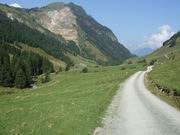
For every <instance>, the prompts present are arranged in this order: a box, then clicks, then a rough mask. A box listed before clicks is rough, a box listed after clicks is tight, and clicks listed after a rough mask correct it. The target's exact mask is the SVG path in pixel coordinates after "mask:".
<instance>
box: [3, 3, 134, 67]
mask: <svg viewBox="0 0 180 135" xmlns="http://www.w3.org/2000/svg"><path fill="white" fill-rule="evenodd" d="M0 10H2V11H3V12H5V13H6V15H7V17H8V18H9V19H11V20H12V21H14V20H17V21H18V22H20V23H24V24H25V25H27V26H28V27H30V28H32V29H36V30H38V31H40V32H41V33H44V34H45V35H47V36H51V37H53V38H54V39H56V40H58V41H59V42H61V44H64V45H67V48H68V50H71V51H70V53H71V54H74V53H75V57H76V55H79V56H81V57H84V58H86V59H91V60H94V61H96V62H97V63H99V64H119V63H122V62H123V61H124V60H125V59H127V58H129V57H131V53H130V52H129V51H128V50H127V49H126V48H125V47H124V46H123V45H122V44H120V43H119V42H118V40H117V38H116V37H115V35H114V34H113V33H112V31H111V30H110V29H108V28H107V27H105V26H102V25H101V24H99V23H98V22H97V21H95V20H94V19H93V18H92V17H90V16H89V15H87V14H86V12H85V11H84V10H83V9H82V8H81V7H80V6H77V5H75V4H73V3H70V4H64V3H53V4H49V5H47V6H45V7H42V8H32V9H17V8H13V7H9V6H8V5H2V4H1V5H0ZM65 48H66V47H65ZM61 53H63V52H61ZM66 56H67V57H68V54H67V53H66ZM79 56H78V57H79Z"/></svg>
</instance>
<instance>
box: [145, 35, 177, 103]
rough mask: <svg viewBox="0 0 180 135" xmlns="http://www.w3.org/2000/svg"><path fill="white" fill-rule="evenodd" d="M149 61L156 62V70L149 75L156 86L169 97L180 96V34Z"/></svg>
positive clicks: (156, 52) (165, 44) (151, 56)
mask: <svg viewBox="0 0 180 135" xmlns="http://www.w3.org/2000/svg"><path fill="white" fill-rule="evenodd" d="M147 59H149V60H155V61H156V64H155V66H154V70H153V71H152V72H151V73H150V74H149V78H150V79H151V80H153V82H154V84H155V85H156V86H157V87H158V88H159V89H161V90H162V91H164V92H165V93H167V94H168V95H171V96H180V83H179V82H180V76H179V74H180V68H179V67H180V61H179V60H180V32H178V33H176V34H175V35H173V36H172V37H171V38H170V39H169V40H167V41H166V42H164V44H163V46H162V47H161V48H160V49H158V50H157V51H155V52H154V53H152V54H151V55H149V56H148V57H147ZM179 104H180V102H179Z"/></svg>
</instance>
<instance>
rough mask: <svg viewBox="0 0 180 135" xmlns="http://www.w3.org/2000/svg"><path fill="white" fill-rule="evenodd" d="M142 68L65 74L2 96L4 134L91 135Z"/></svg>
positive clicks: (0, 128)
mask: <svg viewBox="0 0 180 135" xmlns="http://www.w3.org/2000/svg"><path fill="white" fill-rule="evenodd" d="M139 69H142V66H135V65H128V67H126V68H123V67H122V66H117V67H108V68H97V69H94V70H93V71H91V72H89V73H86V74H83V73H79V72H75V71H72V72H66V73H65V72H62V73H60V74H59V75H54V76H53V80H52V81H51V82H49V83H47V84H44V85H42V86H40V87H39V88H37V89H35V90H31V89H30V90H23V91H22V90H16V89H14V90H13V91H15V92H14V93H13V94H7V95H1V96H0V134H3V135H5V134H22V135H26V134H48V135H51V134H52V135H55V134H61V135H88V134H91V133H92V132H93V130H94V129H95V127H97V126H99V125H100V123H101V117H102V116H103V115H104V112H105V110H106V108H107V106H108V104H109V103H110V101H111V99H112V97H113V95H115V93H116V91H117V89H118V87H119V83H121V82H123V81H124V80H125V79H126V78H127V77H129V76H130V75H131V74H133V73H134V72H136V71H137V70H139ZM3 89H4V88H3ZM3 89H2V88H1V91H7V90H5V89H4V90H3ZM11 91H12V90H11Z"/></svg>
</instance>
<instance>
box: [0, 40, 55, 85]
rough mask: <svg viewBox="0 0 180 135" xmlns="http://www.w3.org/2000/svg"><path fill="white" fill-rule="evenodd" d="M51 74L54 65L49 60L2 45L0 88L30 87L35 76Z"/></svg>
mask: <svg viewBox="0 0 180 135" xmlns="http://www.w3.org/2000/svg"><path fill="white" fill-rule="evenodd" d="M50 72H53V64H52V63H51V62H49V60H48V59H46V58H43V57H41V56H40V55H38V54H35V53H33V52H27V51H23V50H20V49H17V48H16V47H14V46H12V45H9V44H7V43H0V86H4V87H17V88H26V87H30V85H31V84H32V83H33V80H32V77H33V76H37V75H41V74H43V73H45V74H47V73H50Z"/></svg>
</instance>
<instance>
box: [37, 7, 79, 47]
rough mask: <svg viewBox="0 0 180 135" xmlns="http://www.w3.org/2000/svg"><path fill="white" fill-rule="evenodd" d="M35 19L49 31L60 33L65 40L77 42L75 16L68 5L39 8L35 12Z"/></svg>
mask: <svg viewBox="0 0 180 135" xmlns="http://www.w3.org/2000/svg"><path fill="white" fill-rule="evenodd" d="M36 18H37V19H36V21H37V22H38V23H39V24H40V25H42V26H43V27H44V28H47V29H48V30H49V31H51V32H53V33H55V34H57V35H61V36H62V37H63V38H64V39H65V40H68V41H71V40H72V41H74V42H75V43H76V44H79V42H78V40H79V39H78V38H79V37H78V31H77V22H76V16H75V15H74V14H73V13H72V11H71V9H70V8H69V7H66V6H64V7H62V8H59V9H52V10H49V11H43V10H40V11H39V12H37V13H36Z"/></svg>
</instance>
